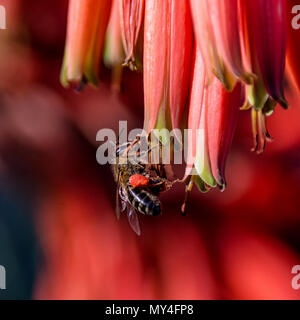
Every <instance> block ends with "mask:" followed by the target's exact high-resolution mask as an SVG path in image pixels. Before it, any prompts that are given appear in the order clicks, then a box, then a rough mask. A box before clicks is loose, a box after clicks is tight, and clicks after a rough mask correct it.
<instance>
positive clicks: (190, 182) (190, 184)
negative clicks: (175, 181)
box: [181, 177, 194, 216]
mask: <svg viewBox="0 0 300 320" xmlns="http://www.w3.org/2000/svg"><path fill="white" fill-rule="evenodd" d="M193 184H194V181H193V179H192V178H191V177H189V179H188V180H187V184H186V187H185V197H184V202H183V204H182V206H181V214H182V215H183V216H185V215H186V211H187V203H188V200H189V197H190V193H191V191H192V189H193Z"/></svg>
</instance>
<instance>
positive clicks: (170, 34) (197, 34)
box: [61, 0, 300, 191]
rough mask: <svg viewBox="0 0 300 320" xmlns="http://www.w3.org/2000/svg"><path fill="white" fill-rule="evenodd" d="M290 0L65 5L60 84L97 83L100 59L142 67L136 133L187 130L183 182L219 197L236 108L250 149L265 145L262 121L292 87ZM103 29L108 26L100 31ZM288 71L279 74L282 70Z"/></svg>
mask: <svg viewBox="0 0 300 320" xmlns="http://www.w3.org/2000/svg"><path fill="white" fill-rule="evenodd" d="M295 4H296V1H295V0H201V1H200V0H180V1H178V0H163V1H157V0H113V1H111V0H70V2H69V17H68V30H67V40H66V48H65V58H64V63H63V68H62V75H61V80H62V83H63V84H64V85H65V86H68V85H69V84H70V83H75V84H76V85H77V86H79V87H82V85H83V84H87V83H89V84H92V85H97V83H98V72H99V68H100V62H101V54H103V48H104V46H105V45H106V50H105V60H106V61H109V65H110V66H112V67H114V68H115V67H116V68H118V67H120V66H121V65H123V67H126V66H127V67H129V68H130V69H131V70H133V71H135V70H139V69H141V70H142V72H143V81H144V129H145V130H146V131H147V132H148V133H150V132H151V130H153V129H164V128H167V129H169V130H171V129H175V128H176V129H178V128H179V129H184V128H188V129H191V130H190V131H191V134H190V135H189V139H188V156H187V167H186V178H188V177H189V181H190V182H191V184H190V186H191V185H192V184H193V183H194V182H195V183H196V184H197V186H198V187H199V189H200V190H201V191H207V190H209V189H210V188H212V187H216V186H218V187H219V188H220V189H221V190H223V189H224V188H225V186H226V182H225V173H224V171H225V163H226V158H227V155H228V151H229V148H230V145H231V142H232V139H233V136H234V132H235V128H236V124H237V121H238V115H239V112H240V109H243V110H250V111H248V112H249V114H250V115H251V119H252V129H253V140H254V147H253V150H254V151H256V152H257V153H260V152H262V151H263V150H264V147H265V143H266V142H267V141H269V140H271V137H270V135H269V133H268V131H267V127H266V117H267V116H269V115H271V114H272V112H273V111H274V109H275V107H276V106H277V105H280V106H281V107H283V108H287V107H288V102H287V100H286V98H285V94H284V89H285V83H292V84H293V85H295V87H296V88H298V89H299V87H300V85H299V84H300V79H299V74H300V64H299V54H300V47H299V40H300V39H299V32H300V31H298V33H297V30H294V29H293V28H292V27H291V25H290V21H288V13H289V12H291V9H292V7H293V6H294V5H295ZM108 26H109V27H108ZM286 66H287V67H286Z"/></svg>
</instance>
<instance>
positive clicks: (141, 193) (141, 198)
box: [128, 187, 161, 216]
mask: <svg viewBox="0 0 300 320" xmlns="http://www.w3.org/2000/svg"><path fill="white" fill-rule="evenodd" d="M128 200H129V201H130V204H131V205H132V206H133V207H134V208H135V209H136V210H137V211H138V212H140V213H143V214H146V215H150V216H157V215H160V214H161V206H160V201H159V199H158V197H157V196H155V195H153V194H151V193H150V192H149V191H147V190H143V189H140V188H131V187H129V188H128Z"/></svg>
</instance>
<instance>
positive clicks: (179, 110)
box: [170, 0, 193, 128]
mask: <svg viewBox="0 0 300 320" xmlns="http://www.w3.org/2000/svg"><path fill="white" fill-rule="evenodd" d="M192 52H193V29H192V18H191V13H190V7H189V2H188V1H186V0H184V1H176V0H173V1H171V44H170V111H171V118H172V119H171V120H172V126H173V128H180V127H181V120H182V114H183V111H184V107H185V104H186V100H187V96H188V90H189V84H190V72H191V65H192V63H191V62H192Z"/></svg>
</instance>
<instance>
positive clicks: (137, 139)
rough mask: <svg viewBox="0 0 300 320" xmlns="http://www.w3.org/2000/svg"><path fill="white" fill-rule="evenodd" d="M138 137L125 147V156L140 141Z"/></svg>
mask: <svg viewBox="0 0 300 320" xmlns="http://www.w3.org/2000/svg"><path fill="white" fill-rule="evenodd" d="M140 139H141V138H140V137H137V138H135V139H134V140H133V141H132V142H131V143H130V145H129V146H128V147H127V149H126V150H125V155H127V154H128V152H129V151H130V149H131V148H132V147H133V146H134V145H135V144H136V143H138V142H139V141H140Z"/></svg>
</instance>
